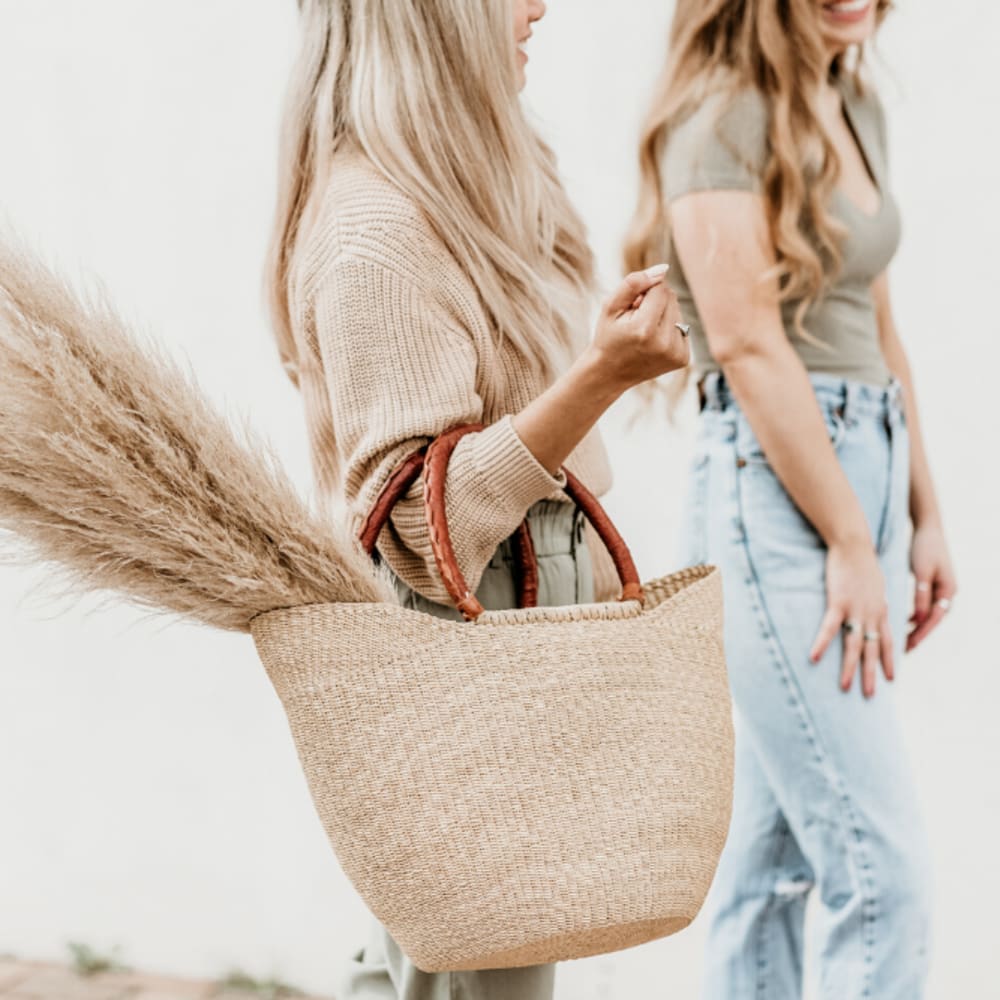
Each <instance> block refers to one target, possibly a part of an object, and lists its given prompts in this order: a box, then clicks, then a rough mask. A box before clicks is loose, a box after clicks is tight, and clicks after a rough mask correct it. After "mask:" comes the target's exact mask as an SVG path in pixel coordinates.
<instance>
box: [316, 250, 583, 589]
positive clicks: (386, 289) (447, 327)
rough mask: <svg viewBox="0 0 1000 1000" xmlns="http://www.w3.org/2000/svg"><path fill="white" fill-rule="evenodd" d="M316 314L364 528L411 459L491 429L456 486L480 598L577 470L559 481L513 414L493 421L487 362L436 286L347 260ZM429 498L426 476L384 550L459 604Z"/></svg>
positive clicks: (413, 576) (466, 562) (475, 441)
mask: <svg viewBox="0 0 1000 1000" xmlns="http://www.w3.org/2000/svg"><path fill="white" fill-rule="evenodd" d="M310 308H311V312H312V313H313V316H314V323H315V336H316V341H317V345H318V349H319V352H320V356H321V358H322V368H323V371H324V373H325V375H324V379H325V383H326V390H327V394H328V399H329V406H330V417H331V419H332V424H333V427H334V428H335V429H336V450H337V456H338V460H339V461H338V465H339V468H340V481H341V486H342V490H343V496H344V500H345V501H346V503H347V506H348V509H349V510H350V511H352V512H353V514H354V516H355V527H356V526H357V524H358V523H359V522H360V519H361V518H362V517H363V516H364V514H365V513H366V512H367V511H368V510H369V509H370V507H371V505H372V503H373V502H374V500H375V498H376V497H377V495H378V493H379V492H380V491H381V489H382V487H383V486H384V485H385V483H386V481H387V479H388V478H389V476H390V475H391V473H392V471H393V470H394V469H395V468H396V466H397V465H398V464H399V462H400V461H402V460H403V459H404V458H405V457H406V456H407V455H408V454H410V452H412V451H413V450H414V449H416V448H418V447H420V446H421V445H423V444H426V443H427V442H428V441H430V440H431V439H433V438H434V437H436V436H437V435H439V434H440V433H442V432H443V431H445V430H447V429H448V428H450V427H453V426H455V425H457V424H465V423H487V424H489V426H488V427H487V428H486V429H485V430H483V431H481V432H478V433H474V434H469V435H466V437H464V438H463V439H462V440H461V441H460V442H459V444H458V446H457V447H456V449H455V452H454V454H453V456H452V459H451V464H450V467H449V472H448V476H447V480H446V486H445V504H446V510H447V512H448V521H449V526H450V528H451V536H452V542H453V544H454V548H455V555H456V558H457V560H458V564H459V567H460V569H461V570H462V572H463V574H464V575H465V578H466V580H467V581H468V584H469V587H470V588H471V589H472V590H473V591H475V590H476V589H477V587H478V585H479V582H480V579H481V576H482V573H483V570H484V569H485V567H486V564H487V563H488V562H489V561H490V559H491V558H492V556H493V553H494V551H495V550H496V547H497V546H498V545H499V544H500V542H501V541H503V539H505V538H507V537H508V536H509V535H511V534H512V533H513V532H514V531H515V529H516V528H517V526H518V525H519V524H520V522H521V521H522V520H523V519H524V516H525V513H526V511H527V509H528V508H529V507H530V506H531V505H532V504H533V503H535V502H536V501H538V500H541V499H543V498H545V497H548V496H550V495H551V494H553V493H554V492H556V491H558V490H560V489H561V488H562V487H563V486H564V485H565V474H564V473H562V472H560V474H559V475H558V477H556V476H552V475H551V474H550V473H549V472H548V471H547V470H546V469H545V468H544V467H543V466H542V465H541V464H540V463H539V462H538V460H537V459H536V458H535V456H534V455H533V454H532V453H531V452H530V451H529V450H528V448H527V447H526V446H525V444H524V443H523V442H522V440H521V438H520V437H519V436H518V434H517V432H516V431H515V429H514V426H513V424H512V422H511V415H510V414H506V415H504V416H502V417H500V418H499V419H496V420H495V421H494V422H492V423H491V422H490V421H489V420H487V419H484V404H483V400H482V398H481V397H480V395H479V394H478V393H477V391H476V379H477V371H478V368H479V366H480V365H481V364H482V363H483V360H482V357H481V355H480V353H479V352H478V351H477V348H476V345H475V343H474V341H473V339H472V338H471V336H470V335H469V332H468V331H466V330H464V329H462V327H461V325H460V323H459V322H458V321H457V319H456V317H455V315H454V314H453V313H451V312H449V311H448V310H447V309H445V308H444V307H443V306H442V304H441V302H440V301H439V300H438V298H437V296H436V294H435V292H434V290H433V286H431V285H429V284H428V285H425V284H423V283H421V282H419V281H418V280H416V279H415V277H414V276H413V275H412V274H410V273H408V272H407V270H406V269H404V268H398V267H391V266H387V265H386V263H384V262H383V261H380V260H378V259H375V258H374V257H369V256H366V255H364V254H359V253H357V252H354V251H348V252H340V253H338V254H337V255H335V256H334V257H333V258H332V259H330V260H328V261H327V262H326V264H325V265H324V267H323V269H322V271H321V272H320V273H318V274H317V275H316V277H315V280H314V281H313V283H312V288H311V291H310ZM422 491H423V480H422V478H421V479H420V480H418V481H417V482H416V483H415V484H414V486H413V487H412V488H411V490H410V492H409V494H408V495H407V496H406V497H405V498H404V499H403V500H401V501H400V502H399V503H398V504H397V506H396V508H395V510H394V512H393V515H392V518H391V521H390V523H389V524H387V526H386V528H385V529H384V530H383V532H382V535H381V537H380V539H379V542H378V549H379V552H380V553H381V555H382V556H383V558H384V559H385V560H386V562H387V563H388V564H389V566H390V567H391V568H392V570H393V571H394V572H395V573H396V574H397V575H398V576H399V577H400V578H401V579H402V580H403V581H404V582H405V583H407V584H408V585H409V586H410V587H412V588H413V589H414V590H416V591H417V592H418V593H420V594H422V595H424V596H425V597H427V598H429V599H431V600H434V601H438V602H443V603H449V602H450V599H449V597H448V594H447V591H446V590H445V588H444V584H443V583H442V581H441V577H440V575H439V573H438V571H437V567H436V564H435V561H434V556H433V552H432V550H431V546H430V540H429V535H428V531H427V526H426V521H425V516H424V508H423V496H422Z"/></svg>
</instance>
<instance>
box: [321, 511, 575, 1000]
mask: <svg viewBox="0 0 1000 1000" xmlns="http://www.w3.org/2000/svg"><path fill="white" fill-rule="evenodd" d="M526 516H527V519H528V525H529V527H530V528H531V537H532V540H533V541H534V543H535V554H536V555H537V557H538V605H539V607H554V606H556V605H563V604H588V603H590V602H591V601H593V600H594V570H593V565H592V563H591V557H590V550H589V549H588V547H587V541H586V538H585V536H584V516H583V514H582V512H581V511H580V510H579V509H578V508H577V507H576V505H575V504H572V503H565V502H563V501H560V500H539V501H538V503H536V504H533V505H532V506H531V507H530V508H528V511H527V515H526ZM376 558H377V556H376ZM514 567H515V561H514V549H513V546H512V544H511V541H510V539H505V540H504V541H503V542H501V543H500V546H499V547H498V548H497V550H496V552H494V554H493V558H492V559H491V560H490V562H489V564H488V565H487V567H486V569H485V570H484V572H483V575H482V579H481V581H480V584H479V587H478V589H477V590H476V597H478V598H479V601H480V603H481V604H482V605H483V607H484V608H487V609H494V610H495V609H502V608H513V607H516V606H517V596H516V577H515V572H514ZM394 584H395V587H396V593H397V595H398V597H399V601H400V603H401V604H402V605H403V606H404V607H408V608H412V609H413V610H415V611H423V612H426V613H427V614H431V615H434V616H435V617H437V618H449V619H452V620H459V621H460V620H461V618H462V616H461V614H460V613H459V612H458V611H456V610H455V608H453V607H450V606H445V605H443V604H437V603H435V602H433V601H430V600H428V599H427V598H426V597H424V596H423V595H422V594H418V593H417V592H416V591H414V590H413V589H412V588H411V587H409V586H408V585H407V584H406V583H404V582H403V581H402V580H401V579H399V577H395V580H394ZM469 627H470V628H473V627H474V626H471V625H470V626H469ZM555 976H556V966H555V965H554V964H551V963H550V964H546V965H529V966H523V967H520V968H513V969H479V970H463V971H458V972H424V971H423V970H421V969H418V968H417V967H416V966H415V965H414V964H413V962H412V961H411V960H410V958H409V956H408V955H407V954H406V953H405V952H404V951H403V950H402V948H400V946H399V944H398V943H397V942H396V940H395V939H394V938H393V937H392V935H391V934H390V933H389V931H388V930H386V928H385V927H383V926H382V924H380V923H379V922H378V920H376V919H375V917H374V915H372V916H371V917H370V920H369V924H368V940H367V942H366V943H365V945H364V946H363V947H362V948H359V949H356V950H354V951H352V952H351V953H349V954H348V955H347V956H346V960H345V962H344V963H343V965H342V966H341V967H340V968H339V969H338V973H337V979H336V984H335V989H334V996H335V997H336V998H337V1000H552V995H553V992H554V989H555Z"/></svg>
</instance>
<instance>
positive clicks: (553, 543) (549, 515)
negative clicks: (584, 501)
mask: <svg viewBox="0 0 1000 1000" xmlns="http://www.w3.org/2000/svg"><path fill="white" fill-rule="evenodd" d="M527 518H528V522H529V524H530V525H531V537H532V540H533V541H534V543H535V554H536V555H537V556H538V557H539V558H541V557H543V556H554V555H564V554H567V553H572V552H573V551H574V550H575V548H576V545H577V544H578V543H579V541H580V539H581V538H582V536H583V520H584V515H583V512H582V511H581V510H580V509H579V508H578V507H577V506H576V504H575V503H573V502H572V501H568V500H538V501H537V502H536V503H533V504H532V505H531V506H530V507H529V508H528V512H527ZM512 554H513V549H512V546H511V541H510V539H504V541H503V542H501V543H500V547H499V548H498V549H497V552H496V554H495V555H494V560H497V559H502V558H508V559H509V558H512Z"/></svg>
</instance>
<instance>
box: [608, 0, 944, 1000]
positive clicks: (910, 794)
mask: <svg viewBox="0 0 1000 1000" xmlns="http://www.w3.org/2000/svg"><path fill="white" fill-rule="evenodd" d="M888 7H889V3H888V2H885V0H877V2H876V0H833V2H830V0H826V2H824V0H678V3H677V9H676V12H675V15H674V21H673V27H672V31H671V37H670V49H669V56H668V65H667V68H666V70H665V73H664V75H663V77H662V80H661V83H660V85H659V88H658V90H657V93H656V97H655V101H654V104H653V108H652V112H651V115H650V119H649V121H648V123H647V126H646V128H645V132H644V135H643V139H642V144H641V156H640V158H641V167H642V194H641V198H640V205H639V209H638V212H637V216H636V220H635V224H634V228H633V230H632V233H631V236H630V240H629V244H628V248H627V252H626V260H627V262H628V265H629V267H632V268H635V267H641V266H642V264H643V262H645V261H651V260H659V259H662V258H666V259H669V260H671V261H672V262H673V263H674V264H675V265H676V266H675V268H674V271H673V279H672V280H673V282H674V284H675V287H676V289H677V294H678V298H679V300H680V303H681V308H682V312H684V314H685V318H686V319H687V320H688V321H689V323H690V325H691V328H692V333H691V340H692V354H693V359H694V364H693V369H694V374H695V376H696V377H697V379H698V384H699V390H700V392H699V398H700V403H701V410H700V413H701V417H700V433H699V438H698V443H697V447H696V452H695V455H694V458H693V461H692V466H691V482H690V491H689V496H688V503H687V515H686V519H685V524H684V541H683V545H684V551H685V554H686V557H687V558H686V561H690V562H692V563H696V562H703V561H710V562H713V563H717V564H719V565H720V566H721V567H722V570H723V578H724V581H725V601H726V621H727V625H726V629H727V631H726V645H727V651H728V660H729V668H730V678H731V685H732V690H733V695H734V700H735V704H736V709H737V773H736V792H735V794H736V801H735V806H734V819H733V824H732V828H731V832H730V837H729V840H728V842H727V846H726V850H725V852H724V855H723V859H722V863H721V866H720V869H719V871H718V874H717V878H716V882H715V885H714V888H713V892H712V894H711V895H710V910H711V914H712V916H711V927H710V934H709V942H708V959H709V960H708V963H707V982H706V987H705V995H706V996H707V997H710V998H713V1000H714V998H719V1000H722V998H725V1000H738V998H750V997H765V996H766V997H772V998H778V997H787V998H789V1000H791V998H792V997H799V996H801V991H802V970H803V951H804V947H803V927H804V918H805V912H806V902H807V899H808V898H809V897H810V896H811V895H813V894H815V895H816V896H817V897H818V900H817V902H818V904H819V905H818V907H817V913H816V923H815V932H816V942H815V943H816V948H815V955H816V956H817V965H818V975H819V984H820V990H819V995H821V996H823V997H828V998H831V1000H832V998H836V1000H854V998H858V1000H860V998H861V997H869V996H870V997H877V998H879V1000H893V998H899V1000H903V998H905V1000H915V998H916V997H919V996H921V995H923V989H924V982H925V974H926V967H927V958H928V945H929V923H930V920H929V918H930V910H931V903H930V897H929V876H928V871H929V861H928V851H927V847H926V843H925V834H924V827H923V824H922V822H921V817H920V812H919V808H918V804H917V797H916V794H915V791H914V788H913V785H912V782H911V777H910V774H909V771H908V767H907V764H906V761H905V759H904V758H905V755H904V752H903V745H902V737H901V733H900V728H899V723H898V721H897V717H896V705H895V699H894V697H893V692H892V691H891V689H890V688H889V687H882V686H880V687H879V690H878V693H877V695H876V675H877V673H878V672H879V670H881V673H882V674H884V677H885V680H886V681H891V680H892V679H893V678H894V676H895V675H896V671H897V669H898V663H899V660H900V658H901V653H902V652H903V649H904V646H905V649H906V650H910V649H913V648H914V647H915V646H916V645H917V644H918V643H919V642H920V641H921V640H922V639H924V638H925V637H926V636H927V634H928V633H929V632H930V631H932V630H933V629H934V628H935V627H936V626H937V624H938V623H939V622H940V621H941V619H942V618H943V617H944V615H945V613H946V612H947V610H948V608H949V606H950V603H951V600H952V598H953V597H954V594H955V578H954V574H953V571H952V568H951V563H950V559H949V555H948V549H947V546H946V543H945V538H944V532H943V530H942V523H941V516H940V512H939V508H938V504H937V501H936V499H935V494H934V488H933V485H932V480H931V475H930V471H929V469H928V462H927V457H926V455H925V452H924V448H923V444H922V438H921V433H920V424H919V421H918V414H917V402H916V397H915V395H914V390H913V381H912V378H911V375H910V370H909V366H908V364H907V360H906V354H905V352H904V349H903V346H902V343H901V341H900V338H899V335H898V333H897V330H896V327H895V324H894V322H893V317H892V311H891V309H890V304H889V285H888V280H887V276H886V268H887V266H888V264H889V261H890V259H891V258H892V256H893V253H894V251H895V249H896V246H897V243H898V239H899V215H898V210H897V206H896V204H895V202H894V201H893V198H892V195H891V193H890V191H889V187H888V173H887V142H886V124H885V118H884V114H883V110H882V106H881V104H880V102H879V99H878V96H877V94H876V93H875V91H874V90H873V89H872V87H871V85H870V83H868V82H865V81H864V79H863V74H862V59H861V56H862V51H861V50H862V48H863V46H864V45H865V43H867V42H869V41H870V39H871V38H872V37H873V35H874V33H875V31H876V28H877V25H878V24H879V23H880V22H881V20H882V18H883V17H884V15H885V14H886V12H887V9H888ZM672 394H673V393H672ZM675 401H676V395H675ZM910 521H912V537H909V528H910V523H909V522H910ZM908 561H909V567H910V568H911V569H912V571H913V573H914V575H915V578H916V583H915V607H914V610H913V613H912V616H911V617H910V624H911V627H910V628H909V629H907V606H908V604H909V594H908V588H909V582H908V581H909V577H908V573H907V569H908V567H907V562H908ZM838 675H839V685H838V681H837V677H838ZM858 679H859V680H860V688H861V692H862V694H863V696H862V695H859V694H858V693H857V686H858V684H857V681H858ZM838 687H839V689H840V690H838Z"/></svg>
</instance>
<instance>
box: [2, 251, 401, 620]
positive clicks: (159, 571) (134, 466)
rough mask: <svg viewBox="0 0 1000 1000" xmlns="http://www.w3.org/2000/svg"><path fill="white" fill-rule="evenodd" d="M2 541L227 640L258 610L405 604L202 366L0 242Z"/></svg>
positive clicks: (9, 555)
mask: <svg viewBox="0 0 1000 1000" xmlns="http://www.w3.org/2000/svg"><path fill="white" fill-rule="evenodd" d="M0 527H3V528H5V529H7V533H6V534H4V535H3V536H2V537H0V548H2V553H3V555H4V557H5V561H8V562H9V561H11V560H18V561H22V560H24V559H26V558H28V559H32V560H42V561H45V562H47V563H50V564H54V565H55V566H57V567H60V568H61V569H62V570H63V572H64V574H66V575H68V577H69V579H70V582H71V585H72V586H73V587H74V588H79V589H82V590H92V589H99V590H111V591H117V592H119V593H121V594H122V595H123V596H125V597H126V598H128V599H129V600H131V601H132V602H134V603H137V604H140V605H142V606H145V607H149V608H153V609H154V610H157V611H164V612H172V613H177V614H180V615H182V616H185V617H187V618H192V619H195V620H197V621H200V622H203V623H206V624H208V625H212V626H216V627H218V628H222V629H229V630H236V631H248V630H249V622H250V619H251V618H252V617H253V616H254V615H255V614H257V613H259V612H263V611H270V610H273V609H275V608H283V607H293V606H296V605H301V604H317V603H328V602H373V601H389V602H392V601H394V596H393V592H392V589H391V586H390V585H389V583H388V580H387V577H386V575H385V573H384V571H379V570H376V568H375V566H374V564H373V563H372V562H371V560H370V559H369V558H368V557H367V556H366V555H365V554H364V552H363V551H362V550H361V548H360V545H358V544H357V543H356V542H355V540H354V539H353V538H352V537H350V535H349V534H348V533H347V532H346V530H344V529H342V528H341V527H339V526H337V525H331V524H327V523H324V522H323V521H321V520H320V519H319V518H318V517H317V516H316V515H315V514H314V513H313V512H312V511H311V510H310V509H309V507H308V506H307V505H306V504H305V503H304V502H303V501H302V499H301V498H300V497H299V496H298V495H297V494H296V492H295V491H294V489H293V488H292V487H291V485H290V483H289V481H288V479H287V477H286V476H285V475H284V474H283V473H282V471H281V467H280V463H279V462H278V460H277V458H276V456H275V455H274V453H273V450H272V449H271V447H270V445H269V444H267V443H265V442H263V441H261V440H260V439H258V438H257V437H256V436H255V435H254V434H253V432H252V431H251V430H250V428H249V427H247V426H246V424H245V423H243V424H242V426H241V427H240V428H239V432H237V430H236V429H234V428H233V427H232V426H231V425H230V424H229V422H228V421H227V420H225V419H224V418H223V417H222V416H221V415H220V414H219V413H218V412H217V411H216V410H215V409H214V408H213V406H212V405H211V404H210V403H209V401H208V400H207V398H206V397H205V395H204V394H203V392H202V391H201V390H200V389H199V388H198V385H197V382H196V381H195V379H194V377H193V376H192V375H191V374H190V372H186V371H184V370H182V368H181V366H180V365H179V364H178V363H177V362H176V361H174V360H172V359H171V358H170V357H169V356H168V355H167V354H166V352H164V350H163V349H162V348H161V347H159V346H157V345H156V344H155V343H152V342H146V341H141V340H140V339H139V337H138V336H137V335H136V334H134V333H132V332H131V331H130V330H129V329H127V328H126V326H125V324H124V323H123V322H122V320H121V319H120V318H119V317H118V316H117V315H116V313H115V311H114V309H113V308H112V307H111V306H110V305H109V304H108V302H107V301H106V297H103V296H100V297H95V298H94V299H93V301H87V300H85V299H84V298H82V297H80V296H78V295H77V294H75V293H74V292H73V290H72V289H71V288H70V286H69V285H68V284H67V283H66V282H65V281H63V280H61V279H60V278H59V277H58V276H57V275H55V274H54V273H53V272H52V271H51V270H50V269H49V268H48V267H47V266H46V265H45V264H43V263H42V261H41V260H40V259H39V258H38V257H37V256H36V255H34V254H33V253H31V252H28V251H27V250H26V249H24V248H23V247H22V246H20V245H19V244H17V243H14V242H0Z"/></svg>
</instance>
